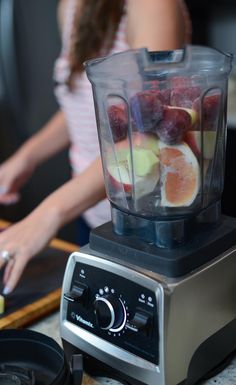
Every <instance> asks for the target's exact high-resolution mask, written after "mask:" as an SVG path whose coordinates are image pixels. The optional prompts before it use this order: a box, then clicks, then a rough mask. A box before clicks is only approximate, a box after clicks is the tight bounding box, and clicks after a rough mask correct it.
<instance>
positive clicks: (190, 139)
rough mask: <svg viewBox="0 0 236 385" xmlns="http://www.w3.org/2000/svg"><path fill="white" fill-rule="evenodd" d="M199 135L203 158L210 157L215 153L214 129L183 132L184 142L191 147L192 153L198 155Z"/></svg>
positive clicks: (199, 148) (199, 153)
mask: <svg viewBox="0 0 236 385" xmlns="http://www.w3.org/2000/svg"><path fill="white" fill-rule="evenodd" d="M201 135H202V146H203V158H204V159H212V158H213V156H214V153H215V145H216V131H203V132H202V134H201V131H187V132H186V134H185V138H184V139H185V142H186V143H187V144H188V145H189V147H191V149H192V151H193V152H194V154H195V155H196V156H197V157H199V156H200V155H201Z"/></svg>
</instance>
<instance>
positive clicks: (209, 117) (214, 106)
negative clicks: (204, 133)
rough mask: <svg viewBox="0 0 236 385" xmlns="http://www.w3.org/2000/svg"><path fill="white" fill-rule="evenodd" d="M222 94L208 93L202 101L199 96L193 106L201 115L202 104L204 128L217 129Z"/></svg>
mask: <svg viewBox="0 0 236 385" xmlns="http://www.w3.org/2000/svg"><path fill="white" fill-rule="evenodd" d="M220 103H221V94H220V93H217V94H212V95H206V96H205V97H204V98H203V99H202V101H201V99H200V98H197V99H196V100H195V101H194V103H193V108H194V109H195V110H196V111H197V112H198V114H199V115H200V113H201V104H202V123H203V129H204V130H213V129H215V130H216V128H217V127H216V124H217V122H218V117H219V113H220Z"/></svg>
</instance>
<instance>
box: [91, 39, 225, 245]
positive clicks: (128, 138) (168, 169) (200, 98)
mask: <svg viewBox="0 0 236 385" xmlns="http://www.w3.org/2000/svg"><path fill="white" fill-rule="evenodd" d="M231 63H232V56H231V55H230V54H224V53H222V52H219V51H217V50H214V49H211V48H208V47H202V46H191V45H190V46H186V48H184V49H183V50H176V51H164V52H148V51H147V49H145V48H143V49H140V50H130V51H126V52H122V53H118V54H114V55H110V56H107V57H104V58H98V59H95V60H90V61H88V62H86V63H85V68H86V72H87V75H88V78H89V80H90V82H91V83H92V88H93V95H94V104H95V111H96V119H97V127H98V136H99V141H100V149H101V156H102V162H103V170H104V179H105V186H106V192H107V196H108V199H109V201H110V203H111V211H112V222H113V229H114V231H115V232H116V233H117V234H120V235H129V234H135V235H137V236H139V237H141V238H142V239H144V240H145V241H146V242H148V243H154V244H156V245H157V246H159V247H167V248H169V247H175V246H177V245H182V244H184V243H186V242H187V241H188V240H189V239H191V237H192V236H194V232H195V229H196V226H198V227H199V226H203V225H204V226H206V225H216V224H217V223H219V221H220V217H221V210H220V200H221V195H222V191H223V185H224V163H225V148H226V118H227V116H226V107H227V82H228V75H229V73H230V70H231Z"/></svg>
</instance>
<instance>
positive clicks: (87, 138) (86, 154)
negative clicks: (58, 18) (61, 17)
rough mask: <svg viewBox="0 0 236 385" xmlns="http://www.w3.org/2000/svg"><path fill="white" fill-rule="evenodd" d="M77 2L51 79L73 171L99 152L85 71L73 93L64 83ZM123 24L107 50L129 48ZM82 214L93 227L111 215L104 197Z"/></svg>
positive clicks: (71, 5)
mask: <svg viewBox="0 0 236 385" xmlns="http://www.w3.org/2000/svg"><path fill="white" fill-rule="evenodd" d="M76 3H77V0H69V2H68V8H67V15H66V18H65V24H64V31H63V36H62V51H61V55H60V57H59V58H58V59H57V61H56V63H55V69H54V79H55V80H56V82H57V83H58V86H57V87H56V89H55V94H56V97H57V99H58V102H59V104H60V107H61V109H62V110H63V111H64V113H65V116H66V119H67V124H68V129H69V135H70V141H71V147H70V151H69V159H70V162H71V167H72V172H73V175H77V174H79V173H81V172H83V171H84V170H85V169H86V168H87V167H88V166H89V165H90V164H91V162H92V161H93V160H94V159H95V158H96V157H97V156H98V155H99V154H100V150H99V144H98V137H97V126H96V120H95V112H94V104H93V97H92V88H91V84H90V82H89V81H88V79H87V76H86V73H85V72H83V73H82V74H81V76H78V77H77V78H76V79H75V87H74V90H73V93H72V92H70V91H69V90H68V87H67V86H66V84H65V81H66V79H67V78H68V76H69V62H68V51H69V42H70V35H71V32H72V31H71V26H72V24H73V17H74V14H75V9H76ZM125 24H126V23H125V16H124V17H123V18H122V19H121V22H120V25H119V27H118V30H117V33H116V36H115V40H114V44H113V48H112V50H111V52H110V53H115V52H119V51H123V50H127V49H128V48H129V46H128V44H127V42H126V37H125ZM83 217H84V219H85V220H86V222H87V223H88V224H89V226H91V227H92V228H93V227H96V226H99V225H100V224H102V223H105V222H107V221H109V220H110V219H111V215H110V204H109V202H108V200H107V199H105V200H103V201H101V202H99V203H98V204H96V205H95V206H94V207H91V208H90V209H88V210H87V211H86V212H85V213H84V214H83Z"/></svg>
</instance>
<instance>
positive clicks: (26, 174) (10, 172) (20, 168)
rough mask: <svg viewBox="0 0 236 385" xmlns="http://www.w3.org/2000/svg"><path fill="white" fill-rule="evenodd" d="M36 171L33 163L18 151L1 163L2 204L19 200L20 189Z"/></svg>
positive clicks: (0, 194) (0, 186) (0, 187)
mask: <svg viewBox="0 0 236 385" xmlns="http://www.w3.org/2000/svg"><path fill="white" fill-rule="evenodd" d="M33 171H34V167H33V165H32V164H31V163H29V162H27V160H26V159H25V158H24V157H23V156H21V154H20V153H16V154H14V155H13V156H11V157H10V158H9V159H7V160H6V161H5V162H4V163H2V164H1V165H0V204H5V205H9V204H13V203H16V202H17V201H18V200H19V197H20V195H19V190H20V189H21V188H22V187H23V185H24V184H25V183H26V182H27V181H28V179H29V178H30V177H31V175H32V173H33Z"/></svg>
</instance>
